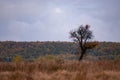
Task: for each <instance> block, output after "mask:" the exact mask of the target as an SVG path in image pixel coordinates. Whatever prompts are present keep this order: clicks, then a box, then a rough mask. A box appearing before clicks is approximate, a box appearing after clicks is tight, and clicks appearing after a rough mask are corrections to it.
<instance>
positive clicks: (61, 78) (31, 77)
mask: <svg viewBox="0 0 120 80" xmlns="http://www.w3.org/2000/svg"><path fill="white" fill-rule="evenodd" d="M0 80H120V61H117V60H116V61H91V62H88V61H82V62H78V61H72V60H71V61H70V60H61V59H51V60H48V59H42V60H39V61H36V62H19V63H15V62H11V63H7V62H6V63H5V62H4V63H3V62H1V63H0Z"/></svg>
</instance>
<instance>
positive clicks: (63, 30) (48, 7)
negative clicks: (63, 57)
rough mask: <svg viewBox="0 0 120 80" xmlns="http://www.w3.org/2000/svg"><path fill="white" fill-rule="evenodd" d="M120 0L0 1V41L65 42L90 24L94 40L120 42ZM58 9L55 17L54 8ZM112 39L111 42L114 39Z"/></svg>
mask: <svg viewBox="0 0 120 80" xmlns="http://www.w3.org/2000/svg"><path fill="white" fill-rule="evenodd" d="M119 3H120V0H51V1H50V0H1V1H0V40H18V41H28V40H29V41H31V40H33V41H34V40H35V41H36V40H42V41H44V40H45V41H46V40H61V41H62V40H63V41H64V40H67V41H69V31H70V30H71V29H74V28H77V27H78V26H79V25H81V24H90V25H91V26H92V27H91V29H92V30H93V31H94V34H95V39H96V40H102V41H105V40H106V41H120V38H119V30H120V27H119V26H120V11H119ZM59 7H60V8H61V9H62V10H63V13H62V14H56V13H55V12H54V8H59ZM113 37H114V38H113Z"/></svg>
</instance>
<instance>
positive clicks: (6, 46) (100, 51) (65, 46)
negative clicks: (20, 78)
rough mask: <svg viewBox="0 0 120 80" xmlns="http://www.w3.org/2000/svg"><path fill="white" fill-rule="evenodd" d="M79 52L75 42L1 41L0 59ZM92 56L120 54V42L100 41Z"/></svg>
mask: <svg viewBox="0 0 120 80" xmlns="http://www.w3.org/2000/svg"><path fill="white" fill-rule="evenodd" d="M67 53H68V54H69V53H70V54H78V49H77V44H75V43H73V42H14V41H3V42H0V61H11V60H12V58H13V57H15V56H16V55H21V56H22V57H23V58H24V59H33V58H37V57H39V56H43V55H46V54H67ZM87 53H88V54H90V55H92V56H97V57H101V56H109V58H113V57H114V56H116V55H119V54H120V43H116V42H100V43H99V45H98V46H97V47H96V48H95V49H93V50H89V51H88V52H87Z"/></svg>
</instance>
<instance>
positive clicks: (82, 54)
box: [79, 50, 86, 61]
mask: <svg viewBox="0 0 120 80" xmlns="http://www.w3.org/2000/svg"><path fill="white" fill-rule="evenodd" d="M85 53H86V50H82V52H81V55H80V58H79V61H81V60H82V59H83V56H84V54H85Z"/></svg>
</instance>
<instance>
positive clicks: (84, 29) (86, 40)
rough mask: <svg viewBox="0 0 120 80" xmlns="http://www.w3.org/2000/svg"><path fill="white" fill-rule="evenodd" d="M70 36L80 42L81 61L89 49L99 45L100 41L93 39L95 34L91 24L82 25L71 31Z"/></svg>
mask: <svg viewBox="0 0 120 80" xmlns="http://www.w3.org/2000/svg"><path fill="white" fill-rule="evenodd" d="M70 37H71V38H72V39H73V41H74V42H76V43H77V44H78V47H79V48H78V49H80V50H81V55H80V57H79V61H80V60H82V58H83V56H84V54H85V53H86V51H87V50H88V49H93V48H94V47H96V46H97V45H98V42H96V41H93V42H92V41H91V40H92V39H93V34H92V31H91V30H90V26H89V25H85V26H83V25H81V26H80V27H79V28H78V29H76V30H72V31H70Z"/></svg>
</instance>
